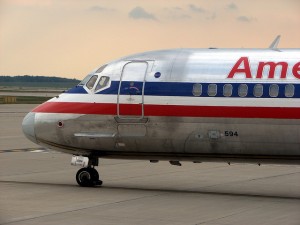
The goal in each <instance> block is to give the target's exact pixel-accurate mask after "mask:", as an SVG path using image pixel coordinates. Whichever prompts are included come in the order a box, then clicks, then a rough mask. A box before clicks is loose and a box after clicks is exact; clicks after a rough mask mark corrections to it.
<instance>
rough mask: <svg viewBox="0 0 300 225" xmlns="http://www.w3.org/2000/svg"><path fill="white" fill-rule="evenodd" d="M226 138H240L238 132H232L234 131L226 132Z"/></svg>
mask: <svg viewBox="0 0 300 225" xmlns="http://www.w3.org/2000/svg"><path fill="white" fill-rule="evenodd" d="M224 134H225V136H226V137H234V136H236V137H237V136H239V134H238V132H237V131H232V130H226V131H225V132H224Z"/></svg>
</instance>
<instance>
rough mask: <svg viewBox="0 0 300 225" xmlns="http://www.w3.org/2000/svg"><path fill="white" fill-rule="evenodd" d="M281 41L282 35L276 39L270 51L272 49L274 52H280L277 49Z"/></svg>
mask: <svg viewBox="0 0 300 225" xmlns="http://www.w3.org/2000/svg"><path fill="white" fill-rule="evenodd" d="M279 41H280V35H278V36H277V37H276V38H275V40H274V41H273V42H272V44H271V45H270V47H269V49H272V50H275V51H276V50H278V49H277V45H278V43H279Z"/></svg>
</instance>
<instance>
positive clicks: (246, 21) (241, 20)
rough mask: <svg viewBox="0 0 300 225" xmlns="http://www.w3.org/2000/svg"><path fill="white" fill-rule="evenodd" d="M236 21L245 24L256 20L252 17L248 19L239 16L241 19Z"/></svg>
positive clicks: (238, 18)
mask: <svg viewBox="0 0 300 225" xmlns="http://www.w3.org/2000/svg"><path fill="white" fill-rule="evenodd" d="M236 20H237V21H239V22H243V23H250V22H252V21H253V20H254V19H253V18H252V17H248V16H239V17H237V18H236Z"/></svg>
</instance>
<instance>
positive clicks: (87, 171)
mask: <svg viewBox="0 0 300 225" xmlns="http://www.w3.org/2000/svg"><path fill="white" fill-rule="evenodd" d="M94 176H95V173H94V172H93V171H92V170H91V168H81V169H80V170H78V172H77V173H76V181H77V183H78V184H79V185H80V186H81V187H92V186H94Z"/></svg>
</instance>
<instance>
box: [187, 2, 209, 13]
mask: <svg viewBox="0 0 300 225" xmlns="http://www.w3.org/2000/svg"><path fill="white" fill-rule="evenodd" d="M189 9H190V10H191V11H192V12H195V13H204V12H205V10H204V9H203V8H201V7H198V6H195V5H193V4H190V5H189Z"/></svg>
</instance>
